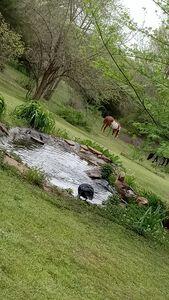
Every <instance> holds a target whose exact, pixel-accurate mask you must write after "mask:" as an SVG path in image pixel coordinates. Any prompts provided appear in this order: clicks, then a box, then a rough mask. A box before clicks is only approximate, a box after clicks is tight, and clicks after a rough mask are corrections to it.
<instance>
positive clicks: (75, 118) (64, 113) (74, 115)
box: [57, 106, 90, 131]
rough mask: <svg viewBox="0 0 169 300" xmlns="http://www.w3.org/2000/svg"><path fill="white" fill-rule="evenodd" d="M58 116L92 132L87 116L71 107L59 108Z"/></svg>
mask: <svg viewBox="0 0 169 300" xmlns="http://www.w3.org/2000/svg"><path fill="white" fill-rule="evenodd" d="M57 114H58V115H59V116H61V117H62V118H63V119H65V120H66V121H67V122H69V123H70V124H72V125H75V126H80V127H83V128H84V129H86V130H87V131H90V126H89V125H88V120H87V118H86V115H85V114H84V113H83V112H82V111H77V110H76V109H74V108H72V107H70V106H68V107H66V106H59V107H58V109H57Z"/></svg>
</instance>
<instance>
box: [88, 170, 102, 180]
mask: <svg viewBox="0 0 169 300" xmlns="http://www.w3.org/2000/svg"><path fill="white" fill-rule="evenodd" d="M86 173H87V175H88V176H89V177H90V178H92V179H101V178H102V175H101V170H100V168H94V169H92V170H88V171H87V172H86Z"/></svg>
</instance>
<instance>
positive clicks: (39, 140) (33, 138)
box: [31, 135, 44, 145]
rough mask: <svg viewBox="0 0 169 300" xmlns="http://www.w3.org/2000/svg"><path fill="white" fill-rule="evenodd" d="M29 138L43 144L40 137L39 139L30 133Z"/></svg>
mask: <svg viewBox="0 0 169 300" xmlns="http://www.w3.org/2000/svg"><path fill="white" fill-rule="evenodd" d="M31 139H32V140H33V141H35V142H37V143H39V144H41V145H44V141H43V140H42V139H39V138H37V137H34V136H32V135H31Z"/></svg>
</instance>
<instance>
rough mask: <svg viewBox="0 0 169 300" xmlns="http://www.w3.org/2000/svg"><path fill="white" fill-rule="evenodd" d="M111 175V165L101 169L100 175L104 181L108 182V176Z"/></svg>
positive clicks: (105, 165)
mask: <svg viewBox="0 0 169 300" xmlns="http://www.w3.org/2000/svg"><path fill="white" fill-rule="evenodd" d="M112 173H113V167H112V165H111V164H104V165H103V166H102V167H101V175H102V178H103V179H106V180H108V181H109V177H110V175H111V174H112Z"/></svg>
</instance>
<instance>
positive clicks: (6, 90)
mask: <svg viewBox="0 0 169 300" xmlns="http://www.w3.org/2000/svg"><path fill="white" fill-rule="evenodd" d="M25 79H26V78H25V76H24V75H22V74H21V73H19V72H17V71H15V70H13V69H12V68H9V67H8V68H7V69H6V70H5V72H4V74H0V93H3V95H4V97H5V99H6V102H7V114H6V117H5V121H7V122H9V124H11V125H16V124H18V122H16V120H15V119H13V115H12V112H13V110H14V109H15V107H16V105H19V104H22V103H23V101H25V99H24V96H25V93H26V92H25V90H24V89H23V88H22V87H21V85H20V83H22V82H23V81H24V80H25ZM69 92H70V90H69V89H68V88H66V87H64V86H63V85H62V86H61V87H60V88H59V89H58V91H57V93H56V94H55V97H54V98H53V100H52V102H49V103H47V102H45V103H44V105H45V106H47V107H48V108H49V109H50V110H51V111H52V112H55V111H56V108H57V103H58V102H59V103H60V102H61V101H62V100H63V102H66V95H67V97H68V98H69ZM55 120H56V130H57V129H58V128H59V129H62V130H66V132H68V134H69V136H70V137H72V138H74V137H78V138H81V139H92V140H94V141H96V142H98V143H99V144H101V145H102V146H104V147H107V148H108V149H110V150H111V151H112V152H113V153H115V154H117V155H119V156H120V158H121V160H122V162H123V164H124V166H125V168H126V170H127V172H128V173H129V174H131V173H132V174H134V175H135V177H136V180H137V182H138V183H139V185H141V186H142V187H145V188H146V189H150V190H152V191H154V192H155V193H156V194H158V195H159V196H160V197H161V198H162V199H163V200H165V201H167V202H169V175H163V177H161V176H158V175H157V174H155V173H154V170H153V168H152V167H151V163H148V162H146V160H145V161H144V162H143V164H144V165H145V167H144V166H141V165H139V164H138V163H136V162H135V161H132V160H130V159H128V158H126V157H124V156H122V155H121V152H123V153H125V154H127V155H128V154H130V153H131V147H130V146H129V145H128V144H126V143H124V142H123V141H121V140H120V139H119V140H116V141H115V140H114V139H113V138H112V136H111V135H109V136H107V133H105V134H102V133H101V132H100V127H101V122H102V119H101V118H100V117H98V115H96V116H92V124H93V127H92V131H91V132H90V133H88V132H86V131H84V130H82V129H80V128H77V127H75V126H72V125H71V124H69V123H67V122H66V121H65V120H63V119H62V118H60V117H59V116H57V115H56V114H55ZM147 168H148V169H147Z"/></svg>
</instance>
